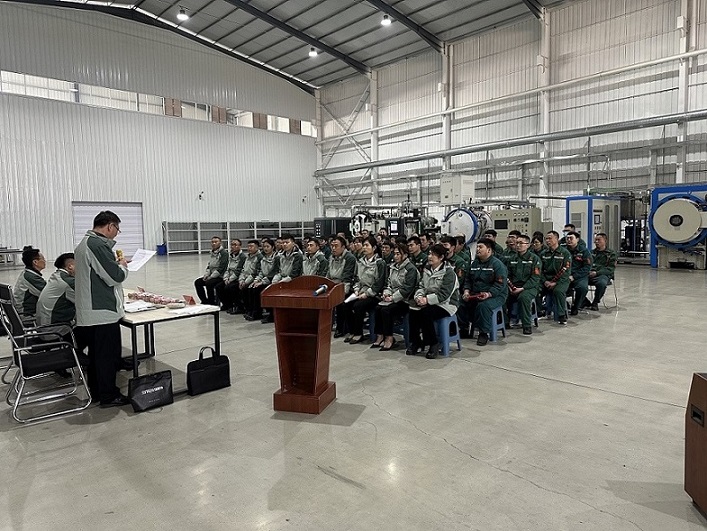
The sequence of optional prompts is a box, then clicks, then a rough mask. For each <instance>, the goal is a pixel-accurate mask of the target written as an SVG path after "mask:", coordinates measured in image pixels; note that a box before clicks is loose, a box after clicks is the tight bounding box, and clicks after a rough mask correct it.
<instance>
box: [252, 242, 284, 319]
mask: <svg viewBox="0 0 707 531" xmlns="http://www.w3.org/2000/svg"><path fill="white" fill-rule="evenodd" d="M261 243H262V245H263V253H262V256H261V258H260V261H259V262H258V272H257V273H256V275H255V278H254V279H253V283H252V284H250V285H249V286H248V289H245V290H244V293H243V295H244V297H243V304H244V306H245V315H244V317H245V320H246V321H256V320H258V319H261V318H262V317H263V308H262V306H261V305H260V294H261V293H262V292H263V290H264V289H265V288H267V287H268V286H269V285H270V284H271V283H272V280H273V278H274V277H275V275H276V274H277V273H278V262H279V256H278V255H277V254H276V253H275V242H273V241H272V240H271V239H270V238H264V239H263V240H261Z"/></svg>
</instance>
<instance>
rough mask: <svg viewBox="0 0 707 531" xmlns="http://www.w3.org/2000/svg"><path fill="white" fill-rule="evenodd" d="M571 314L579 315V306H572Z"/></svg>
mask: <svg viewBox="0 0 707 531" xmlns="http://www.w3.org/2000/svg"><path fill="white" fill-rule="evenodd" d="M570 315H579V310H578V309H577V308H572V309H571V310H570Z"/></svg>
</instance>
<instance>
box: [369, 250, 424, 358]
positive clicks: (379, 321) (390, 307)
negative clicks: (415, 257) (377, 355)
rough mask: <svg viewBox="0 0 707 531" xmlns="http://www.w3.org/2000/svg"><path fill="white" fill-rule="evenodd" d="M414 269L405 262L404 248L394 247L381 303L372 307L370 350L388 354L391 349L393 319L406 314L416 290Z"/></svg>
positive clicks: (406, 257)
mask: <svg viewBox="0 0 707 531" xmlns="http://www.w3.org/2000/svg"><path fill="white" fill-rule="evenodd" d="M418 279H419V275H418V273H417V268H416V267H415V265H414V264H413V263H412V262H410V260H409V258H408V248H407V245H400V244H397V245H396V246H395V250H394V251H393V263H392V264H390V266H389V269H388V278H387V280H386V286H385V288H384V289H383V296H382V297H381V302H380V303H379V305H378V306H376V324H375V327H374V328H375V332H376V340H375V342H374V343H373V344H372V345H371V348H376V347H380V350H382V351H388V350H390V349H391V348H393V346H394V345H395V338H394V337H393V325H394V324H395V321H396V319H399V318H401V317H403V316H404V315H405V314H407V313H408V310H409V308H410V305H409V303H410V301H411V300H412V296H413V295H414V294H415V290H416V289H417V284H418Z"/></svg>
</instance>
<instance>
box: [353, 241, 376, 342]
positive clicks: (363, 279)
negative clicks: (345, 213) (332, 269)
mask: <svg viewBox="0 0 707 531" xmlns="http://www.w3.org/2000/svg"><path fill="white" fill-rule="evenodd" d="M385 275H386V265H385V262H384V261H383V259H382V258H381V257H380V255H379V250H378V246H377V245H376V239H375V238H374V237H373V236H368V237H366V238H364V240H363V245H362V246H361V258H359V260H358V263H357V275H356V276H357V281H356V283H355V284H354V287H353V290H352V294H353V295H355V296H356V300H354V301H351V302H347V303H344V306H345V309H346V327H347V328H348V335H347V336H346V339H344V341H345V342H346V343H351V344H352V345H354V344H356V343H360V342H361V341H363V337H364V334H363V320H364V318H365V317H366V315H367V314H368V312H369V311H370V310H372V309H373V308H375V306H376V304H378V301H379V297H380V295H381V292H382V291H383V287H384V286H385Z"/></svg>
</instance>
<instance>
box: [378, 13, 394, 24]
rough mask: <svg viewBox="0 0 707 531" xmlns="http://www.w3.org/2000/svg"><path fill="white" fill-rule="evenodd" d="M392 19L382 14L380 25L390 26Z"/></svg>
mask: <svg viewBox="0 0 707 531" xmlns="http://www.w3.org/2000/svg"><path fill="white" fill-rule="evenodd" d="M391 22H393V21H392V20H390V17H389V16H388V15H383V20H381V26H390V24H391Z"/></svg>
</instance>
